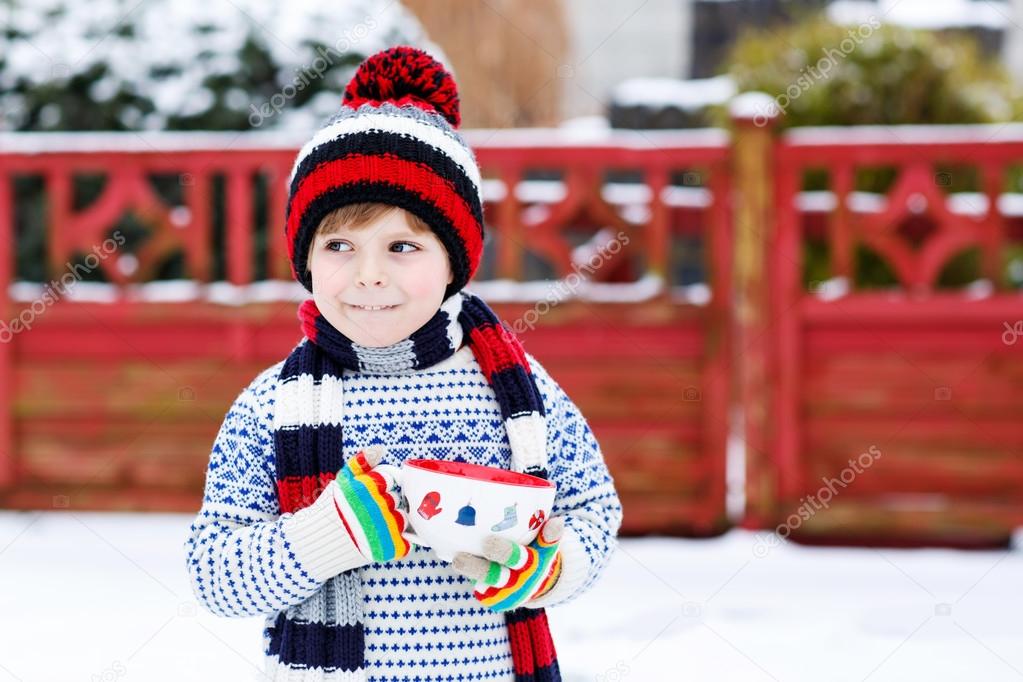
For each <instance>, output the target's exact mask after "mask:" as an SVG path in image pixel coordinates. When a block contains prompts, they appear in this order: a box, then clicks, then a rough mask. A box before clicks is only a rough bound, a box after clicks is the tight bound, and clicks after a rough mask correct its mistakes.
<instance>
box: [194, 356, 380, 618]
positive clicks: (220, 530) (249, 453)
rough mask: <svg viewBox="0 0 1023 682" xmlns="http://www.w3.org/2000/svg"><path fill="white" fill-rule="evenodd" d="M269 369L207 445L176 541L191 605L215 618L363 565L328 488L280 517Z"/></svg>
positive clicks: (248, 611)
mask: <svg viewBox="0 0 1023 682" xmlns="http://www.w3.org/2000/svg"><path fill="white" fill-rule="evenodd" d="M279 372H280V364H278V365H275V366H273V367H270V368H269V369H267V370H266V371H265V372H263V373H262V374H260V375H259V376H258V377H256V379H255V380H254V381H253V382H252V383H251V384H250V385H249V386H248V387H247V388H246V389H244V390H243V391H242V393H241V394H240V395H239V396H238V398H237V399H236V400H235V401H234V404H233V405H231V408H230V409H229V410H228V413H227V416H226V417H225V418H224V422H223V424H222V425H221V427H220V431H219V432H218V434H217V437H216V439H215V440H214V443H213V449H212V452H211V454H210V462H209V466H208V468H207V470H206V485H205V490H204V494H203V501H202V506H201V508H200V509H199V512H198V514H197V515H196V517H195V520H194V521H193V523H192V525H191V528H190V530H189V536H188V539H187V540H186V541H185V551H186V566H187V569H188V574H189V577H190V579H191V584H192V592H193V593H194V594H195V596H196V598H197V599H198V601H199V602H200V603H201V604H202V605H203V607H205V608H206V609H208V610H209V611H211V612H212V613H214V614H217V615H220V616H255V615H262V614H271V613H276V612H278V611H281V610H283V609H285V608H287V607H288V606H293V605H297V604H300V603H302V602H303V601H305V600H306V599H308V598H309V597H310V596H311V595H312V594H313V593H315V592H316V591H317V590H318V589H319V588H320V587H321V586H322V585H323V583H324V582H325V581H326V580H327V578H330V577H331V576H333V575H336V574H338V573H340V572H342V571H344V570H349V569H351V568H355V567H357V566H361V565H365V564H366V563H368V562H367V560H366V559H365V558H364V557H363V556H362V555H361V554H360V553H359V552H358V550H357V549H356V548H355V546H354V544H353V543H352V542H351V540H350V537H349V536H348V533H347V532H346V531H345V530H344V526H343V523H342V521H341V519H340V517H339V515H338V513H337V511H336V509H335V508H334V505H333V498H332V495H333V494H334V493H333V490H334V488H335V487H336V486H327V488H326V489H325V490H324V491H323V493H322V494H321V495H320V496H319V497H318V498H317V500H316V501H314V502H313V504H311V505H309V506H308V507H306V508H304V509H301V510H299V511H298V512H295V513H294V514H290V513H288V514H280V505H279V502H278V497H277V484H276V471H275V470H276V466H275V462H274V453H273V431H272V428H273V427H272V412H271V410H272V406H273V388H274V385H275V382H276V378H277V375H278V373H279Z"/></svg>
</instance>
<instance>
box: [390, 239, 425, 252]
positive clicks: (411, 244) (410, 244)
mask: <svg viewBox="0 0 1023 682" xmlns="http://www.w3.org/2000/svg"><path fill="white" fill-rule="evenodd" d="M391 246H411V247H412V248H413V249H415V250H416V251H418V250H419V247H418V246H416V245H415V244H413V243H412V242H394V243H393V244H391ZM399 253H411V252H410V251H399Z"/></svg>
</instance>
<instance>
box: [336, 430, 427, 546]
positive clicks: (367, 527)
mask: <svg viewBox="0 0 1023 682" xmlns="http://www.w3.org/2000/svg"><path fill="white" fill-rule="evenodd" d="M383 456H384V453H383V448H380V447H372V448H367V449H366V450H364V451H362V452H359V453H358V454H357V455H355V456H354V457H350V458H349V459H348V461H347V462H345V466H344V467H343V468H342V469H341V471H339V472H338V474H337V478H336V479H335V483H336V484H337V486H338V488H339V490H338V491H336V494H335V495H334V503H335V505H336V506H337V511H338V513H339V514H340V515H341V520H342V521H343V522H344V525H345V528H346V529H347V530H348V534H349V535H351V538H352V541H353V542H354V543H355V546H356V548H357V549H358V550H359V552H360V553H361V554H362V555H363V556H365V557H366V558H367V559H369V560H371V561H376V562H381V561H390V560H392V559H400V558H401V557H403V556H405V555H407V554H408V553H409V551H410V550H411V545H410V543H409V542H408V540H406V539H405V538H404V537H402V534H403V533H404V532H405V529H406V528H408V525H409V524H408V517H406V516H405V512H404V511H402V510H401V509H399V508H398V506H399V499H400V492H397V491H396V490H395V489H396V488H397V486H396V485H395V481H394V477H393V476H391V475H390V474H389V473H387V472H386V471H382V470H381V471H378V470H375V469H374V467H376V466H377V465H378V464H379V463H380V460H381V459H383Z"/></svg>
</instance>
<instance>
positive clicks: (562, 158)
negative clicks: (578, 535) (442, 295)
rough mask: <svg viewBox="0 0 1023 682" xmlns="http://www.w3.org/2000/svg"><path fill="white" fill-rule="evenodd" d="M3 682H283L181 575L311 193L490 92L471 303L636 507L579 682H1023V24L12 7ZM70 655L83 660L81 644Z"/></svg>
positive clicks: (589, 602)
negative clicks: (298, 159) (365, 77)
mask: <svg viewBox="0 0 1023 682" xmlns="http://www.w3.org/2000/svg"><path fill="white" fill-rule="evenodd" d="M0 29H2V30H0V585H2V587H0V608H2V609H3V611H4V613H5V614H7V615H6V617H5V618H3V619H0V641H2V642H4V644H3V645H0V680H5V679H12V680H36V679H41V680H42V679H46V680H49V679H61V680H63V679H70V678H88V679H103V680H114V679H121V678H125V679H164V678H168V679H170V678H175V679H178V678H182V677H186V676H187V677H189V678H195V679H220V678H239V677H240V678H250V679H259V677H260V669H261V665H262V662H261V652H260V650H259V644H260V642H259V629H260V625H261V622H258V621H259V619H250V620H239V621H225V620H221V619H217V618H215V617H213V616H211V615H209V614H207V613H205V612H203V611H202V610H201V609H200V608H199V607H198V606H197V604H196V603H195V601H194V599H193V598H192V595H191V593H190V588H189V585H188V579H187V575H186V573H185V570H184V554H183V551H184V550H183V548H182V543H183V542H184V540H185V537H186V535H187V530H188V525H189V524H190V523H191V520H192V516H193V515H194V514H195V512H196V511H197V510H198V508H199V504H200V501H201V499H202V488H203V482H204V472H205V467H206V464H207V461H208V458H209V454H210V447H211V445H212V442H213V438H214V436H215V435H216V433H217V429H218V427H219V426H220V423H221V421H222V419H223V417H224V414H225V412H226V410H227V408H228V406H229V405H230V403H231V402H232V400H233V399H234V397H235V396H236V395H237V394H238V393H239V391H240V390H241V389H242V388H243V387H244V386H245V385H246V384H248V382H249V381H250V380H251V379H252V378H253V377H254V376H255V375H256V374H257V373H258V372H259V371H261V370H262V369H264V368H265V367H267V366H269V365H271V364H273V363H275V362H276V361H278V360H279V359H281V358H283V357H284V356H285V355H286V353H287V352H288V350H289V349H290V348H291V347H292V346H293V345H294V344H295V343H296V342H297V341H298V339H299V338H300V331H299V328H298V324H297V320H296V318H295V311H296V308H297V304H298V303H299V302H300V301H301V300H303V299H304V298H305V292H304V290H303V289H302V288H301V287H300V286H299V285H298V284H296V283H294V282H293V281H291V278H290V275H289V270H288V264H287V258H286V251H285V244H284V239H283V238H282V232H283V220H284V202H285V199H286V191H285V187H284V182H285V178H286V177H287V175H288V173H289V172H290V169H291V163H292V161H293V159H294V155H295V153H296V151H297V149H298V148H299V147H300V146H301V145H302V144H303V143H304V142H305V141H306V140H307V139H308V138H309V137H310V136H311V134H312V132H313V131H315V130H316V129H317V128H318V127H319V126H320V124H322V122H323V121H324V120H325V119H326V118H328V117H329V116H330V115H331V114H332V113H334V112H335V111H336V110H337V108H338V105H339V102H340V95H341V92H342V91H343V88H344V85H345V84H346V83H347V81H348V79H349V78H350V77H351V75H352V73H353V72H354V69H355V67H356V66H357V65H358V64H359V63H360V62H361V61H362V59H364V58H365V57H366V56H368V55H370V54H373V53H374V52H377V51H378V50H380V49H383V48H386V47H389V46H392V45H396V44H412V45H416V46H419V47H423V48H425V49H427V50H429V51H431V52H432V53H433V54H435V55H436V56H437V57H438V58H439V59H441V61H443V62H444V63H445V64H447V65H449V66H450V68H451V69H452V71H453V72H454V74H455V77H456V79H457V81H458V83H459V87H460V94H461V101H462V116H463V124H462V127H463V132H464V134H465V136H466V138H467V139H468V140H469V142H470V143H471V145H472V146H473V148H474V150H475V152H476V155H477V158H478V160H479V162H480V165H481V168H482V170H483V174H484V188H483V191H484V200H485V217H486V221H487V237H486V245H485V250H484V262H483V264H482V266H481V268H480V272H479V273H478V274H477V276H476V278H475V279H474V280H473V281H472V282H471V283H470V285H469V287H468V288H469V289H470V290H472V291H474V292H476V293H477V294H479V295H481V296H482V297H483V298H484V299H486V300H487V301H488V302H490V303H491V305H492V306H493V307H494V308H495V310H496V311H497V312H498V314H499V315H500V316H501V317H502V319H503V320H504V322H505V324H506V326H508V327H509V328H511V329H513V330H514V331H516V333H518V334H519V335H520V338H522V339H523V342H524V344H525V346H526V348H527V350H529V351H530V352H531V353H533V354H534V355H535V356H536V357H537V358H538V359H540V360H541V362H543V364H544V366H545V367H547V369H548V370H549V371H550V373H551V375H552V376H553V377H554V378H555V379H556V380H557V381H558V382H559V383H560V384H561V385H562V386H563V387H564V388H565V390H566V391H567V392H568V394H569V395H570V396H571V397H572V398H573V400H574V401H575V402H576V403H577V404H578V405H579V406H580V408H581V410H582V412H583V414H584V415H586V417H587V419H588V421H589V422H590V424H591V426H592V427H593V429H594V431H595V433H596V435H597V437H598V440H599V441H600V443H601V446H602V449H603V453H604V456H605V459H606V460H607V462H608V465H609V467H610V469H611V472H612V474H613V475H614V477H615V482H616V485H617V487H618V490H619V493H620V496H621V499H622V502H623V506H624V513H625V518H624V524H623V528H622V536H623V537H622V542H621V546H620V550H619V552H618V553H617V555H616V557H615V559H614V561H613V563H612V565H611V567H610V568H609V570H608V574H607V576H606V578H605V579H604V580H603V581H602V582H601V583H600V584H598V586H597V587H596V588H594V590H593V591H592V592H591V593H589V594H588V595H587V596H585V597H583V598H581V599H579V600H577V601H575V602H573V603H571V604H567V605H565V606H563V607H559V608H558V609H555V610H552V611H551V614H550V617H551V623H552V629H553V630H554V636H555V642H556V643H557V644H558V648H559V653H560V658H561V661H562V666H563V673H564V675H565V678H566V680H625V679H634V680H676V679H720V678H724V679H742V680H754V679H773V680H785V681H788V680H811V679H812V680H818V679H828V680H867V679H873V680H880V679H893V680H894V679H900V680H901V679H927V680H939V679H942V680H943V679H949V680H959V679H967V678H968V679H985V680H1015V679H1019V678H1023V626H1021V625H1020V624H1019V622H1018V621H1019V618H1018V613H1019V610H1020V608H1021V607H1023V594H1021V592H1020V590H1019V587H1018V585H1019V575H1020V570H1021V569H1023V556H1021V554H1020V539H1021V537H1023V536H1021V534H1020V533H1019V531H1018V530H1017V529H1018V528H1019V527H1020V526H1023V123H1019V122H1017V121H1020V120H1021V116H1023V0H878V1H869V0H836V1H833V2H827V1H825V0H802V1H799V0H628V1H620V2H610V1H607V0H590V1H589V2H584V1H583V0H544V1H540V0H464V1H462V2H455V1H454V0H434V1H432V2H428V1H427V0H405V2H397V1H396V0H348V1H337V2H333V3H325V2H315V1H314V0H298V1H296V2H293V3H290V4H288V5H284V4H274V3H258V2H255V1H254V0H205V1H204V2H198V1H196V0H178V1H177V2H173V3H171V2H168V1H167V0H141V1H137V0H131V1H121V0H93V2H90V3H84V2H68V1H66V0H0ZM55 642H59V645H57V649H56V651H58V652H60V653H55V649H54V645H55V644H54V643H55Z"/></svg>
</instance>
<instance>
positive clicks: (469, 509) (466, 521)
mask: <svg viewBox="0 0 1023 682" xmlns="http://www.w3.org/2000/svg"><path fill="white" fill-rule="evenodd" d="M455 523H457V524H459V525H462V526H475V525H476V507H474V506H472V500H469V504H467V505H465V506H464V507H462V508H461V509H459V510H458V518H457V519H455Z"/></svg>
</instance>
